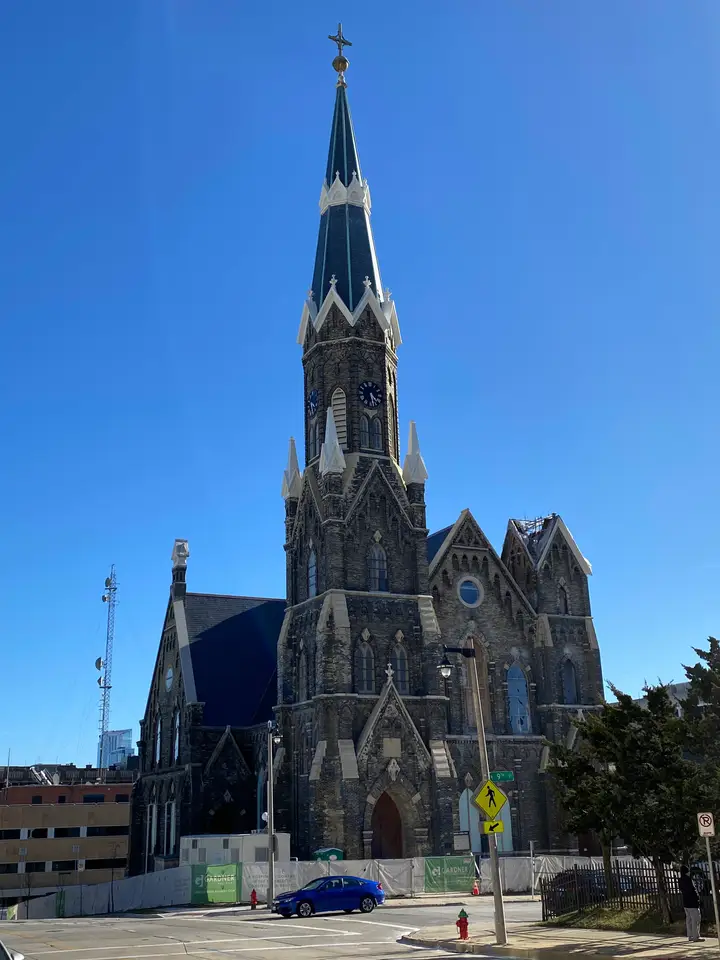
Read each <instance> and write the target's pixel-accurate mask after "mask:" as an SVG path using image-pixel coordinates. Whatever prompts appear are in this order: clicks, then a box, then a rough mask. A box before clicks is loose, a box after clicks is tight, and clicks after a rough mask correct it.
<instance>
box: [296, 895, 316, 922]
mask: <svg viewBox="0 0 720 960" xmlns="http://www.w3.org/2000/svg"><path fill="white" fill-rule="evenodd" d="M312 913H313V905H312V904H311V903H310V901H309V900H303V901H302V903H299V904H298V908H297V914H298V916H299V917H303V919H305V920H307V918H308V917H311V916H312Z"/></svg>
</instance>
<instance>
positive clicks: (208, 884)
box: [191, 863, 242, 903]
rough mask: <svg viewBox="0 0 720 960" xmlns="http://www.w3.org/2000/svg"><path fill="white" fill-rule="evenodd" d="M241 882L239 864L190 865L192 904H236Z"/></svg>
mask: <svg viewBox="0 0 720 960" xmlns="http://www.w3.org/2000/svg"><path fill="white" fill-rule="evenodd" d="M241 881H242V864H241V863H221V864H213V865H208V864H205V863H194V864H193V865H192V895H191V902H192V903H237V902H238V901H239V899H240V883H241Z"/></svg>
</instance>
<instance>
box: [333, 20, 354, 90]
mask: <svg viewBox="0 0 720 960" xmlns="http://www.w3.org/2000/svg"><path fill="white" fill-rule="evenodd" d="M328 40H332V42H333V43H336V44H337V48H338V52H337V56H336V57H335V59H334V60H333V62H332V65H333V69H334V70H336V71H337V73H338V82H337V85H338V87H344V86H346V84H345V71H346V70H347V68H348V67H349V66H350V61H349V60H348V58H347V57H346V56H345V54H344V53H343V47H351V46H352V44H351V43H350V41H349V40H346V39H345V37H344V36H343V32H342V24H341V23H339V24H338V32H337V35H336V36H334V37H333V36H332V34H328Z"/></svg>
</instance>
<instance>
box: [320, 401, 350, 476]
mask: <svg viewBox="0 0 720 960" xmlns="http://www.w3.org/2000/svg"><path fill="white" fill-rule="evenodd" d="M344 469H345V457H344V456H343V452H342V450H341V449H340V442H339V441H338V435H337V430H336V429H335V417H334V416H333V412H332V407H328V412H327V419H326V421H325V441H324V442H323V445H322V447H321V448H320V473H321V474H322V476H323V477H324V476H325V474H326V473H342V472H343V470H344Z"/></svg>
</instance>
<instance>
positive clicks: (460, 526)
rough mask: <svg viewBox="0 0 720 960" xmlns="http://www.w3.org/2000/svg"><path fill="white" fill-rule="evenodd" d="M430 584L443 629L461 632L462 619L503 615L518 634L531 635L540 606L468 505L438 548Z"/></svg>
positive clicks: (505, 621)
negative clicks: (527, 593) (536, 608)
mask: <svg viewBox="0 0 720 960" xmlns="http://www.w3.org/2000/svg"><path fill="white" fill-rule="evenodd" d="M430 588H431V592H432V597H433V601H434V602H435V605H436V609H437V611H438V620H439V622H440V629H441V631H442V632H443V633H444V634H445V633H446V632H447V631H448V630H451V631H453V632H457V630H458V629H459V628H460V624H461V622H465V621H466V620H467V618H468V617H470V616H477V617H478V619H480V620H487V619H488V617H489V618H490V619H491V620H495V619H496V618H497V617H500V618H501V621H502V622H503V623H504V624H506V625H508V626H511V627H512V630H513V632H516V636H517V639H518V640H522V639H523V638H524V637H527V636H529V632H530V631H531V629H532V625H533V623H534V619H535V611H534V609H533V607H532V606H531V605H530V603H529V601H528V599H527V597H526V596H525V594H524V593H523V591H522V590H521V589H520V587H519V585H518V584H517V582H516V581H515V579H514V578H513V576H512V574H511V573H510V571H509V570H508V569H507V567H506V566H505V564H504V563H503V561H502V560H501V559H500V557H499V556H498V555H497V553H496V552H495V550H494V549H493V547H492V545H491V544H490V542H489V540H488V539H487V537H486V536H485V534H484V533H483V531H482V530H481V529H480V527H479V525H478V524H477V521H476V520H475V518H474V517H473V516H472V514H471V513H470V511H469V510H463V512H462V513H461V514H460V517H459V518H458V520H457V521H456V523H455V524H454V525H453V526H452V527H451V528H450V530H449V531H448V533H447V535H446V537H445V539H444V542H443V544H442V545H441V546H440V548H439V549H437V552H436V553H435V555H434V557H433V560H432V562H431V564H430ZM475 608H477V613H475ZM491 611H492V613H491ZM490 632H495V631H494V630H491V631H490Z"/></svg>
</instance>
